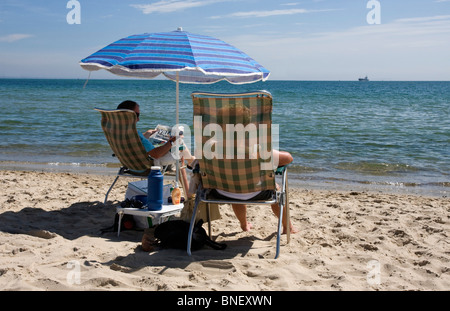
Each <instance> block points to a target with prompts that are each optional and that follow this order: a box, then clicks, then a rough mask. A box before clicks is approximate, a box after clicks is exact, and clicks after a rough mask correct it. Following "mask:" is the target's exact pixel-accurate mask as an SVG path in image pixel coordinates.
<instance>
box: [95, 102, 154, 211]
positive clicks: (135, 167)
mask: <svg viewBox="0 0 450 311" xmlns="http://www.w3.org/2000/svg"><path fill="white" fill-rule="evenodd" d="M95 110H97V111H99V112H100V113H101V115H102V119H101V126H102V129H103V133H104V134H105V136H106V140H107V141H108V143H109V146H110V147H111V149H112V151H113V153H114V154H113V155H114V156H115V157H117V159H118V160H119V161H120V163H121V167H120V168H119V171H118V172H117V175H116V178H115V179H114V181H113V183H112V184H111V186H110V187H109V189H108V191H107V192H106V195H105V201H104V203H105V204H106V201H107V199H108V195H109V193H110V192H111V190H112V188H113V187H114V185H115V184H116V182H117V180H118V179H119V177H121V176H122V177H134V178H141V179H144V178H146V177H147V176H148V174H149V173H150V169H151V166H152V164H153V160H152V159H151V158H150V157H149V156H148V155H147V152H146V151H145V148H144V145H143V144H142V142H141V140H140V138H139V135H138V132H137V129H136V119H137V116H136V113H135V112H134V111H132V110H128V109H114V110H106V109H99V108H95Z"/></svg>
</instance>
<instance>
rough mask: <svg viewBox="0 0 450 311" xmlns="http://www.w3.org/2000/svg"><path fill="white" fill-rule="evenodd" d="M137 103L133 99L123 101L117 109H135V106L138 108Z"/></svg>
mask: <svg viewBox="0 0 450 311" xmlns="http://www.w3.org/2000/svg"><path fill="white" fill-rule="evenodd" d="M136 106H137V103H136V102H134V101H132V100H126V101H123V102H121V103H120V104H119V106H117V109H129V110H134V108H136Z"/></svg>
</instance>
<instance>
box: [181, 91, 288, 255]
mask: <svg viewBox="0 0 450 311" xmlns="http://www.w3.org/2000/svg"><path fill="white" fill-rule="evenodd" d="M192 100H193V106H194V107H193V109H194V131H195V133H196V134H195V146H196V153H195V156H196V158H197V159H198V160H199V168H200V174H201V177H202V182H201V183H200V185H199V187H198V189H197V192H196V197H195V205H194V209H193V214H192V218H191V222H190V229H189V234H188V243H187V244H188V245H187V252H188V254H189V255H191V242H192V235H193V228H194V226H195V221H196V214H197V210H198V206H199V203H200V202H205V203H207V204H205V205H206V206H207V208H209V203H217V204H246V205H251V204H257V205H260V204H267V205H271V204H274V203H278V205H279V207H280V217H279V221H278V234H277V246H276V254H275V258H278V256H279V252H280V238H281V232H282V218H283V209H284V207H285V206H287V207H288V206H289V204H288V201H287V200H288V195H287V168H286V167H283V168H280V169H277V168H276V165H274V160H276V159H273V156H272V95H271V94H270V93H269V92H266V91H258V92H252V93H243V94H242V93H241V94H214V93H200V92H194V93H192ZM199 134H201V135H199ZM197 148H200V153H201V156H200V157H199V156H198V155H199V152H198V149H197ZM274 166H275V169H274ZM276 174H279V175H281V179H282V182H281V188H280V189H279V190H278V191H277V190H276V185H275V177H276ZM215 190H223V191H227V192H231V193H237V194H239V193H241V194H242V193H251V192H263V193H265V194H268V195H267V199H264V200H255V201H249V200H245V201H242V200H238V199H223V198H220V199H219V198H217V196H215V195H216V194H217V192H216V191H215ZM288 211H289V208H287V214H286V216H287V218H288V219H287V221H288V223H289V212H288ZM207 214H208V213H207ZM208 224H209V226H211V222H210V221H208ZM287 227H288V230H289V226H287ZM209 233H210V235H211V227H209ZM289 233H290V232H289V231H288V243H289Z"/></svg>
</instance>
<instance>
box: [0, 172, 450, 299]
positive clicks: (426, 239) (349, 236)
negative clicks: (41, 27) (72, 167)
mask: <svg viewBox="0 0 450 311" xmlns="http://www.w3.org/2000/svg"><path fill="white" fill-rule="evenodd" d="M112 180H113V176H108V175H99V174H97V175H95V174H75V173H51V172H29V171H13V170H4V171H0V184H1V189H2V190H1V196H0V290H2V291H5V290H14V291H24V290H33V291H34V290H47V291H56V290H58V291H59V290H62V291H65V290H70V291H86V290H88V291H91V290H100V291H141V290H146V291H161V290H162V291H312V290H314V291H325V290H326V291H329V290H331V291H350V290H352V291H353V290H355V291H373V290H381V291H397V290H400V291H403V290H419V291H428V290H430V291H447V290H450V245H449V241H450V239H449V237H448V235H449V232H450V231H449V229H450V226H449V220H450V219H449V217H450V198H449V197H442V196H441V197H431V196H430V197H427V196H418V195H403V194H389V193H380V192H366V191H352V190H348V191H326V190H311V189H307V188H305V189H302V188H292V187H291V188H290V208H291V219H292V222H293V224H294V226H295V227H296V228H297V229H298V230H299V232H298V233H297V234H295V235H293V236H292V237H291V242H290V244H288V245H286V236H283V238H282V247H281V255H280V257H279V259H277V260H274V259H273V256H274V251H275V239H276V234H275V233H276V218H275V217H274V216H273V214H272V213H271V211H270V208H269V209H267V207H263V206H255V207H251V208H249V209H248V214H249V221H250V222H251V223H252V224H253V229H252V230H251V231H250V232H242V231H241V230H240V227H239V224H238V222H237V220H236V219H235V217H234V214H233V212H232V209H231V207H230V206H222V207H221V209H220V211H221V216H222V219H220V220H217V221H214V222H213V228H214V233H213V236H214V237H217V241H219V242H224V243H226V244H227V246H228V247H227V248H226V249H225V250H223V251H218V250H213V249H211V248H209V247H205V248H203V249H202V250H199V251H195V252H193V255H192V257H188V256H187V254H186V252H185V251H182V250H175V249H156V250H155V251H153V252H145V251H143V250H142V248H141V239H142V235H143V231H123V232H122V233H121V235H120V237H117V235H116V233H114V232H107V233H102V232H101V229H103V228H106V227H108V226H110V225H112V223H113V221H114V214H115V207H116V206H118V205H119V204H120V202H121V201H123V199H124V194H125V191H126V187H127V182H128V181H130V180H129V179H125V178H122V179H119V182H118V185H117V186H116V187H115V188H114V190H113V191H112V193H111V195H110V197H109V200H110V202H109V203H108V204H106V205H104V204H103V199H104V194H105V193H106V191H107V189H108V187H109V185H110V183H111V182H112ZM264 209H265V210H264ZM205 227H206V226H205Z"/></svg>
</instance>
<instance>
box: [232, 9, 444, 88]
mask: <svg viewBox="0 0 450 311" xmlns="http://www.w3.org/2000/svg"><path fill="white" fill-rule="evenodd" d="M449 36H450V16H429V17H418V18H409V19H397V20H395V21H393V22H390V23H383V24H381V25H364V26H360V27H353V28H348V29H346V30H336V31H331V32H321V33H312V34H308V35H307V34H305V33H294V32H291V33H285V34H279V33H278V34H262V33H258V34H252V35H251V34H245V35H244V34H242V35H241V36H238V37H233V38H226V40H228V42H230V43H231V44H233V45H235V46H238V47H240V48H241V49H242V50H243V51H245V52H246V53H248V54H249V55H251V56H252V57H253V58H255V59H256V60H257V61H258V62H260V63H261V64H262V65H263V66H264V67H266V68H268V69H269V70H271V71H272V77H273V79H275V80H276V79H299V80H303V79H313V80H314V79H318V80H320V79H331V80H340V79H344V80H345V79H350V80H352V79H356V78H358V77H359V76H365V75H369V77H370V78H372V79H376V80H378V79H380V80H382V79H385V80H418V79H424V80H448V79H449V78H450V76H449V73H448V68H450V67H449V66H450V59H449V58H448V55H450V41H449V40H448V38H449Z"/></svg>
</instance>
